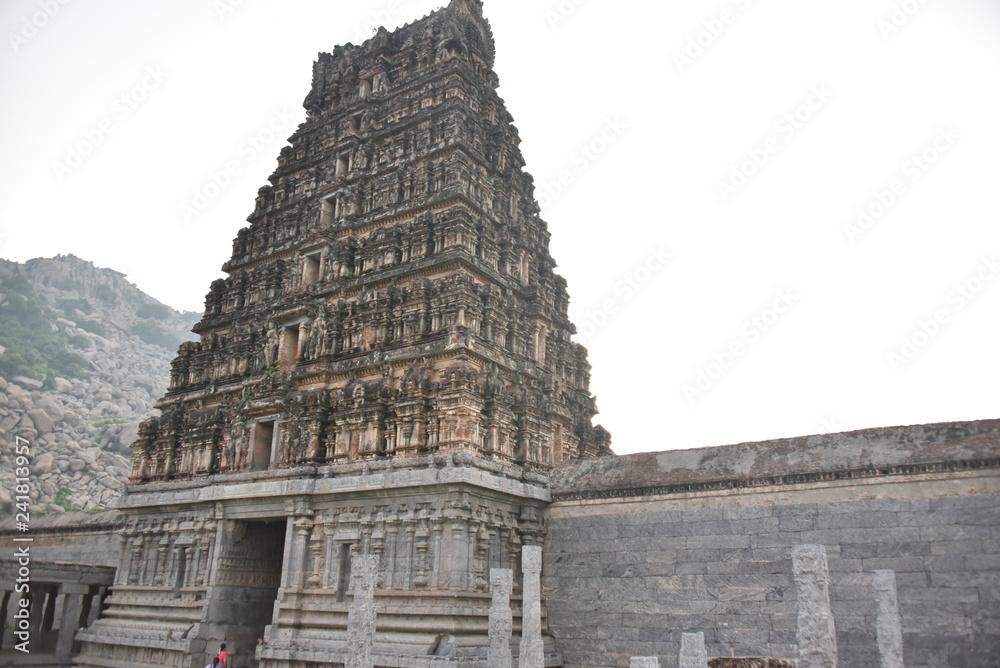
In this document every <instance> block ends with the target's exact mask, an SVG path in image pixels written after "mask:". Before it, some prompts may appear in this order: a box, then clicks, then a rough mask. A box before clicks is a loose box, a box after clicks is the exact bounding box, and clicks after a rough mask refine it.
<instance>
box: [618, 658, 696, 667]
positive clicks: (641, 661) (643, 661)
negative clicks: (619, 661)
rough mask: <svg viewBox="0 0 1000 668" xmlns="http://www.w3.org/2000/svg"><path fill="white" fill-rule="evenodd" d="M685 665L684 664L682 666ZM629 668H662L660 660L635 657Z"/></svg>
mask: <svg viewBox="0 0 1000 668" xmlns="http://www.w3.org/2000/svg"><path fill="white" fill-rule="evenodd" d="M683 665H684V664H683V663H682V664H681V666H683ZM628 666H629V668H660V660H659V659H658V658H656V657H655V656H633V657H632V659H631V660H630V661H629V664H628Z"/></svg>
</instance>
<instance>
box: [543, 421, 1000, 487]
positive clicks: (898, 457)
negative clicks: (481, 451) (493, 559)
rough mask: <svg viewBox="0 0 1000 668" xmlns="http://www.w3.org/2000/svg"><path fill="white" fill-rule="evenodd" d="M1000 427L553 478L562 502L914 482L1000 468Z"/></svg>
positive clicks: (715, 451) (726, 454) (713, 451)
mask: <svg viewBox="0 0 1000 668" xmlns="http://www.w3.org/2000/svg"><path fill="white" fill-rule="evenodd" d="M998 451H1000V420H982V421H978V422H953V423H946V424H936V425H920V426H914V427H894V428H885V429H867V430H864V431H857V432H850V433H846V434H824V435H819V436H808V437H802V438H789V439H782V440H778V441H764V442H761V443H744V444H740V445H729V446H725V447H718V448H698V449H693V450H671V451H668V452H644V453H638V454H634V455H627V456H624V457H605V458H601V459H590V460H583V461H578V462H566V463H565V464H563V465H561V466H559V467H558V468H557V469H556V470H555V471H554V472H553V495H554V498H556V499H561V498H566V499H567V500H569V499H570V498H581V499H582V498H601V497H602V496H619V497H621V496H634V495H642V494H646V493H650V492H655V493H673V492H674V491H691V490H694V489H698V488H700V487H704V488H705V489H720V488H722V489H725V488H727V487H733V488H743V487H746V486H747V484H748V482H751V481H752V483H753V485H754V486H758V487H759V486H764V485H767V484H802V483H809V482H814V481H820V480H822V479H823V477H824V475H825V476H827V477H829V475H830V474H831V473H833V472H837V473H838V474H839V475H841V476H843V477H846V476H848V475H849V476H850V478H851V479H857V480H863V479H865V478H875V477H879V476H883V475H885V474H886V473H888V474H890V475H909V474H911V473H912V472H922V471H926V470H927V468H926V467H937V468H939V469H940V470H943V471H949V470H957V469H956V467H974V468H979V467H981V466H993V467H995V466H996V462H997V452H998Z"/></svg>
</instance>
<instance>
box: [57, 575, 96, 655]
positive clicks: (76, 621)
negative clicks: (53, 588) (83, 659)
mask: <svg viewBox="0 0 1000 668" xmlns="http://www.w3.org/2000/svg"><path fill="white" fill-rule="evenodd" d="M62 591H63V594H64V598H63V610H62V619H61V620H60V621H59V637H58V639H57V640H56V656H57V657H59V658H60V659H69V658H70V657H71V656H72V655H73V640H74V638H75V637H76V632H77V631H79V630H80V628H81V626H82V625H83V624H82V621H83V619H82V617H83V599H84V597H85V596H87V595H89V594H90V587H88V586H87V585H71V584H64V585H63V586H62Z"/></svg>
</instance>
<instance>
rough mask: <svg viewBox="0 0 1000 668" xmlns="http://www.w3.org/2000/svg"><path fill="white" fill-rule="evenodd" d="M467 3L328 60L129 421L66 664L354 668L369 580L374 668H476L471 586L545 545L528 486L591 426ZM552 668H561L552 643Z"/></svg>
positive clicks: (482, 624)
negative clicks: (88, 604) (225, 653)
mask: <svg viewBox="0 0 1000 668" xmlns="http://www.w3.org/2000/svg"><path fill="white" fill-rule="evenodd" d="M493 58H494V43H493V37H492V33H491V30H490V26H489V23H488V22H487V21H486V20H485V19H484V18H483V14H482V3H481V2H480V1H479V0H452V2H451V3H450V4H449V5H448V7H446V8H444V9H441V10H438V11H436V12H434V13H433V14H431V15H429V16H427V17H425V18H424V19H421V20H419V21H417V22H415V23H412V24H410V25H407V26H405V27H403V28H401V29H399V30H397V31H396V32H394V33H388V32H387V31H386V30H385V29H380V30H379V32H378V33H377V34H376V35H375V36H374V37H372V38H371V39H370V40H369V41H367V42H366V43H364V44H363V45H361V46H353V45H350V44H349V45H346V46H343V47H337V48H336V49H334V52H333V53H325V54H321V55H320V56H319V59H318V60H317V62H316V63H315V65H314V70H313V84H312V91H311V92H310V93H309V96H308V97H307V98H306V100H305V107H306V109H307V111H308V119H307V120H306V122H305V123H303V124H302V125H301V126H300V127H299V129H298V130H297V131H296V132H295V134H294V135H293V136H292V137H291V138H290V140H289V142H290V144H291V145H290V146H288V147H286V148H284V149H282V151H281V155H280V157H279V159H278V168H277V170H276V171H275V172H274V174H273V175H272V176H271V177H270V184H269V185H267V186H265V187H264V188H262V189H261V190H260V192H259V195H258V197H257V201H256V208H255V210H254V212H253V214H252V215H251V216H250V218H249V222H250V226H249V227H247V228H245V229H243V230H240V232H239V234H238V235H237V238H236V240H235V242H234V244H233V255H232V258H231V259H230V260H229V261H228V262H227V263H226V264H225V265H224V270H225V272H226V273H227V275H228V277H227V278H226V279H223V280H219V281H216V282H215V283H213V285H212V287H211V292H210V293H209V294H208V296H207V298H206V307H205V316H204V319H203V320H202V321H201V322H200V323H199V324H198V326H197V327H196V328H195V333H197V334H198V335H200V337H201V340H200V341H198V342H193V343H185V344H184V345H182V346H181V349H180V351H179V355H178V357H177V358H176V360H175V361H174V363H173V370H172V378H171V384H170V389H169V391H168V392H167V395H166V396H165V397H163V398H162V399H161V401H160V402H159V404H158V407H159V408H160V410H161V411H162V415H161V416H160V417H158V418H153V419H151V420H148V421H147V422H145V423H144V424H143V425H142V428H141V430H140V435H139V438H138V440H137V441H136V442H135V444H134V445H133V446H132V449H133V468H132V476H131V480H130V485H129V488H128V493H127V494H126V496H125V497H123V500H122V505H121V508H122V510H123V512H124V513H125V515H126V517H127V526H126V529H125V531H124V536H123V540H124V543H123V558H122V563H121V565H120V567H119V569H118V574H117V579H116V582H115V585H114V587H113V593H112V595H111V597H110V598H109V600H108V608H107V610H106V611H105V613H104V615H103V617H102V618H101V619H100V620H99V621H97V622H96V623H95V624H94V625H93V626H91V627H90V628H88V629H85V630H84V631H81V632H80V634H79V636H78V639H79V640H81V641H82V642H83V651H82V655H81V656H80V657H79V659H78V662H79V663H80V664H82V665H85V666H101V667H106V668H120V667H124V666H128V667H129V668H135V667H137V666H138V667H148V668H154V667H155V668H165V667H169V668H202V666H204V664H205V662H206V657H208V658H210V657H211V655H212V653H214V652H215V651H216V650H217V649H218V645H219V643H221V642H225V643H227V645H228V649H229V651H230V653H231V655H232V658H231V662H230V668H244V667H248V666H260V667H261V668H278V667H282V668H291V667H293V666H294V667H295V668H306V667H309V666H335V665H341V664H343V663H345V662H346V660H347V654H348V645H349V642H348V641H349V638H348V634H347V621H348V612H349V606H350V604H351V600H352V598H353V591H352V589H351V582H352V578H351V572H350V570H351V564H352V559H353V557H354V556H358V555H373V556H376V557H377V558H378V576H377V585H376V590H375V606H376V610H377V614H378V617H377V624H376V629H377V630H376V636H375V641H374V647H373V648H372V650H371V652H372V657H373V661H374V665H376V666H417V665H419V666H438V665H445V664H448V665H452V666H455V665H462V666H477V665H478V666H485V665H486V649H487V648H488V647H489V639H488V636H487V628H488V615H489V608H490V600H491V596H490V591H489V588H490V569H491V568H510V569H513V570H514V571H515V572H514V596H513V608H514V639H515V644H514V653H515V656H516V653H517V647H516V640H517V635H518V633H519V628H520V624H519V619H520V603H519V602H520V584H519V583H520V573H519V565H520V554H521V549H522V547H523V546H528V545H542V544H543V542H544V536H545V529H544V527H543V526H542V524H541V511H542V510H543V508H544V507H545V506H546V504H547V502H548V500H549V491H548V478H547V475H546V474H547V472H548V471H549V470H550V468H551V467H552V466H554V465H555V464H557V463H558V462H560V461H562V460H567V459H577V458H582V457H595V456H604V455H610V454H611V451H610V447H609V442H610V438H609V436H608V434H607V432H606V431H604V430H603V429H602V428H600V427H593V426H591V418H592V417H593V416H594V414H595V412H596V409H595V404H594V399H593V398H592V396H591V394H590V391H589V380H590V376H589V368H590V367H589V365H588V363H587V355H586V350H585V349H584V348H583V347H582V346H580V345H579V344H576V343H573V342H572V341H571V340H570V337H571V335H572V334H573V333H574V331H575V330H574V327H573V325H572V323H571V322H570V321H569V319H568V317H567V304H568V296H567V291H566V282H565V281H564V280H563V279H562V278H560V277H559V276H557V275H556V274H555V273H554V272H553V269H554V267H555V262H554V261H553V259H552V257H551V256H550V255H549V251H548V242H549V233H548V231H547V229H546V225H545V223H544V222H543V221H542V220H541V219H540V218H539V207H538V204H537V203H536V202H535V199H534V195H533V186H532V179H531V177H530V176H529V175H528V174H526V173H525V172H524V171H523V167H524V160H523V158H522V156H521V153H520V150H519V149H518V144H519V138H518V134H517V131H516V129H515V128H514V127H513V125H511V121H512V119H511V117H510V115H509V114H508V113H507V111H506V110H505V108H504V104H503V101H502V100H501V99H500V97H499V96H498V95H497V93H496V88H497V86H498V79H497V76H496V74H494V72H493V71H492V67H493ZM546 650H547V652H548V653H549V657H548V659H549V663H550V664H558V663H559V660H558V655H557V654H555V653H554V651H555V650H554V648H553V647H552V643H551V642H547V643H546Z"/></svg>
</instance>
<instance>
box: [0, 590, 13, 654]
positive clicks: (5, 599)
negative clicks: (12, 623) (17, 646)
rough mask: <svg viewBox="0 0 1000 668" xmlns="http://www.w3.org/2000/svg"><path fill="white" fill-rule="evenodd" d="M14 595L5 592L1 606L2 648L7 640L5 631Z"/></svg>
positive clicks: (0, 637)
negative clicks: (11, 596)
mask: <svg viewBox="0 0 1000 668" xmlns="http://www.w3.org/2000/svg"><path fill="white" fill-rule="evenodd" d="M12 593H13V592H10V591H6V590H5V591H4V593H3V603H2V604H0V648H2V647H3V646H4V641H5V640H6V637H5V634H4V630H5V629H6V628H7V611H8V609H9V606H10V595H11V594H12Z"/></svg>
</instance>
